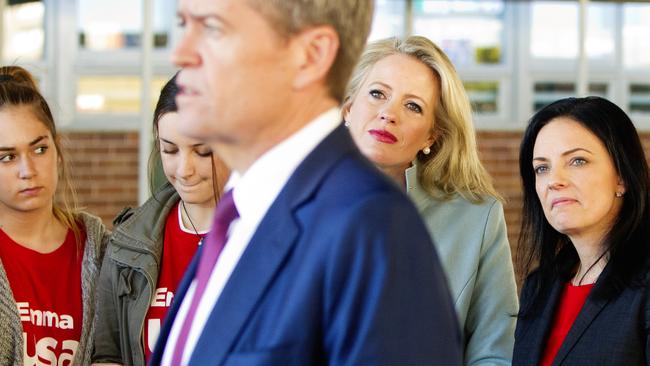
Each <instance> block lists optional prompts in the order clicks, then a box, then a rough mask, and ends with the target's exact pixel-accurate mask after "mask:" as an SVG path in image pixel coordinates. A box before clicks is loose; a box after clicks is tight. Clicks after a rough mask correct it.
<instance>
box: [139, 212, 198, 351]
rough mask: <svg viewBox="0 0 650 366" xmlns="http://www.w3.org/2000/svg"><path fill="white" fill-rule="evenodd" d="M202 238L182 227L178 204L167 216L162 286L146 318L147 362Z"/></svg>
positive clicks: (161, 276) (145, 344)
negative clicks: (177, 289)
mask: <svg viewBox="0 0 650 366" xmlns="http://www.w3.org/2000/svg"><path fill="white" fill-rule="evenodd" d="M179 202H180V201H179ZM199 234H201V233H199ZM201 236H202V235H197V234H196V233H195V232H193V231H191V229H190V230H188V229H187V228H182V227H181V222H180V210H179V203H177V204H176V205H175V206H174V207H173V208H172V209H171V211H170V213H169V215H167V222H166V223H165V236H164V239H163V255H162V264H161V267H160V273H159V274H158V284H157V286H156V290H155V291H154V293H153V298H152V299H151V305H150V307H149V311H148V312H147V315H146V317H145V323H144V324H145V325H144V334H143V337H144V354H145V358H146V360H147V361H149V357H150V356H151V353H152V352H153V348H154V347H155V346H156V340H157V339H158V335H159V333H160V327H161V325H162V321H163V320H164V319H165V315H166V314H167V310H169V306H170V305H171V302H172V299H173V298H174V293H175V292H176V288H177V287H178V284H179V283H180V282H181V279H182V278H183V274H184V273H185V269H186V268H187V266H188V265H189V264H190V262H191V261H192V257H193V256H194V253H195V252H196V249H197V248H198V247H199V241H200V240H201Z"/></svg>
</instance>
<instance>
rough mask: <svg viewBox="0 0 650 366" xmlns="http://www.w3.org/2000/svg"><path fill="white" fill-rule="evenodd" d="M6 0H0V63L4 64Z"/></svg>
mask: <svg viewBox="0 0 650 366" xmlns="http://www.w3.org/2000/svg"><path fill="white" fill-rule="evenodd" d="M6 6H7V0H0V65H4V63H5V62H4V46H3V45H4V43H5V7H6Z"/></svg>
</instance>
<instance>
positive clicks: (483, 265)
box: [343, 36, 518, 365]
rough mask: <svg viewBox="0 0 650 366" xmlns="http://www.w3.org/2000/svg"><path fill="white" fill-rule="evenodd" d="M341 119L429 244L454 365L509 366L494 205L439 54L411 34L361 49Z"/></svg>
mask: <svg viewBox="0 0 650 366" xmlns="http://www.w3.org/2000/svg"><path fill="white" fill-rule="evenodd" d="M343 115H344V120H345V123H346V125H348V126H349V128H350V132H351V134H352V137H353V138H354V140H355V142H356V143H357V145H358V146H359V149H360V150H361V152H362V153H363V154H364V155H365V156H366V157H368V158H369V159H370V160H371V161H373V162H374V163H375V164H376V165H377V167H379V168H380V169H381V170H382V171H383V172H385V173H386V174H387V175H388V176H389V177H391V178H392V179H394V180H395V181H396V182H397V183H398V184H399V185H401V186H402V187H403V188H404V190H405V191H406V192H407V193H408V195H409V196H410V197H411V198H412V200H413V202H414V203H415V205H416V206H417V208H418V210H419V212H420V214H421V216H422V219H423V220H424V221H425V223H426V225H427V228H428V229H429V233H430V234H431V236H432V237H433V239H434V242H435V245H436V249H437V251H438V254H439V255H440V259H441V262H442V264H443V267H444V269H445V273H446V275H447V280H448V282H449V287H450V290H451V292H452V298H453V299H454V305H455V308H456V312H457V315H458V320H459V323H460V328H461V331H462V334H463V341H464V346H465V350H464V364H466V365H478V364H490V365H494V364H501V365H505V364H510V362H511V361H510V360H511V358H512V347H513V342H514V328H515V318H514V315H515V314H517V310H518V305H517V295H516V285H515V280H514V271H513V266H512V260H511V257H510V247H509V244H508V239H507V235H506V234H507V233H506V223H505V220H504V215H503V207H502V204H501V200H500V197H499V195H498V193H497V192H496V191H495V189H494V187H493V186H492V183H491V180H490V177H489V175H488V173H487V172H486V170H485V169H484V168H483V166H482V164H481V162H480V160H479V157H478V152H477V148H476V140H475V136H474V135H475V133H474V128H473V126H472V118H471V107H470V103H469V100H468V98H467V95H466V93H465V90H464V88H463V84H462V82H461V81H460V78H459V77H458V74H457V73H456V71H455V69H454V67H453V65H452V64H451V62H450V61H449V59H448V58H447V56H446V55H445V54H444V53H443V52H442V51H441V50H440V49H439V48H438V47H437V46H436V45H435V44H434V43H432V42H431V41H430V40H428V39H426V38H424V37H418V36H413V37H409V38H406V39H405V40H403V41H402V40H399V39H396V38H390V39H385V40H381V41H377V42H374V43H371V44H369V45H368V47H367V48H366V50H365V52H364V53H363V55H362V56H361V60H360V62H359V64H358V65H357V67H356V69H355V71H354V73H353V76H352V79H351V80H350V83H349V84H348V88H347V92H346V96H345V100H344V104H343ZM406 239H407V238H405V240H406Z"/></svg>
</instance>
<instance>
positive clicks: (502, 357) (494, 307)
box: [405, 166, 519, 365]
mask: <svg viewBox="0 0 650 366" xmlns="http://www.w3.org/2000/svg"><path fill="white" fill-rule="evenodd" d="M405 174H406V187H407V193H408V195H409V197H411V199H412V200H413V202H414V203H415V205H416V206H417V208H418V211H419V212H420V214H421V215H422V219H423V220H424V222H425V224H426V226H427V228H428V229H429V233H430V234H431V236H432V237H433V239H434V242H435V245H436V249H437V251H438V256H439V257H440V261H441V262H442V266H443V267H444V270H445V274H446V275H447V280H448V283H449V288H450V291H451V295H452V298H453V300H454V305H455V308H456V313H457V314H458V321H459V325H460V329H461V332H462V336H463V341H464V347H465V348H464V362H463V363H464V364H465V365H483V364H485V365H488V364H489V365H510V364H511V360H512V347H513V344H514V332H515V321H516V314H517V312H518V307H519V305H518V300H517V286H516V284H515V275H514V270H513V266H512V258H511V256H510V245H509V244H508V236H507V231H506V222H505V218H504V215H503V206H502V205H501V203H500V202H499V201H497V200H496V199H495V198H493V197H486V198H485V200H484V202H483V203H480V204H473V203H471V202H469V201H467V200H466V199H464V198H463V197H461V196H459V195H456V196H454V197H452V198H451V199H450V200H438V199H435V198H433V197H431V196H430V195H429V194H427V193H426V192H425V191H424V190H423V189H422V188H421V186H420V184H419V183H418V180H417V168H416V166H413V167H411V168H409V169H407V170H406V172H405Z"/></svg>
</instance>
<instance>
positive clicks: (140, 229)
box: [93, 183, 180, 366]
mask: <svg viewBox="0 0 650 366" xmlns="http://www.w3.org/2000/svg"><path fill="white" fill-rule="evenodd" d="M179 200H180V197H179V196H178V193H176V191H175V190H174V187H173V186H172V185H171V184H168V183H167V184H166V185H165V186H164V187H163V188H162V189H161V190H159V191H158V192H157V193H156V195H155V198H154V197H152V198H150V199H149V200H148V201H147V202H145V203H144V204H143V205H142V206H140V207H138V208H136V209H127V210H125V211H123V212H122V214H121V215H120V216H118V217H117V218H116V219H115V222H114V223H115V225H116V226H115V228H114V229H113V234H112V235H111V239H110V242H109V245H108V248H107V250H106V256H105V258H104V264H103V265H102V272H101V275H100V279H99V283H98V285H97V297H98V302H97V325H96V327H97V334H96V336H95V352H94V354H93V362H97V363H120V364H122V365H125V366H129V365H137V366H144V365H145V359H144V349H143V333H142V331H143V326H144V318H145V316H146V314H147V311H148V309H149V305H150V304H151V298H152V296H153V291H154V289H155V288H156V283H157V282H158V272H159V270H160V262H161V256H162V249H163V239H164V230H165V223H166V221H167V215H169V212H170V210H171V209H172V207H173V206H174V205H175V204H176V202H178V201H179Z"/></svg>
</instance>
